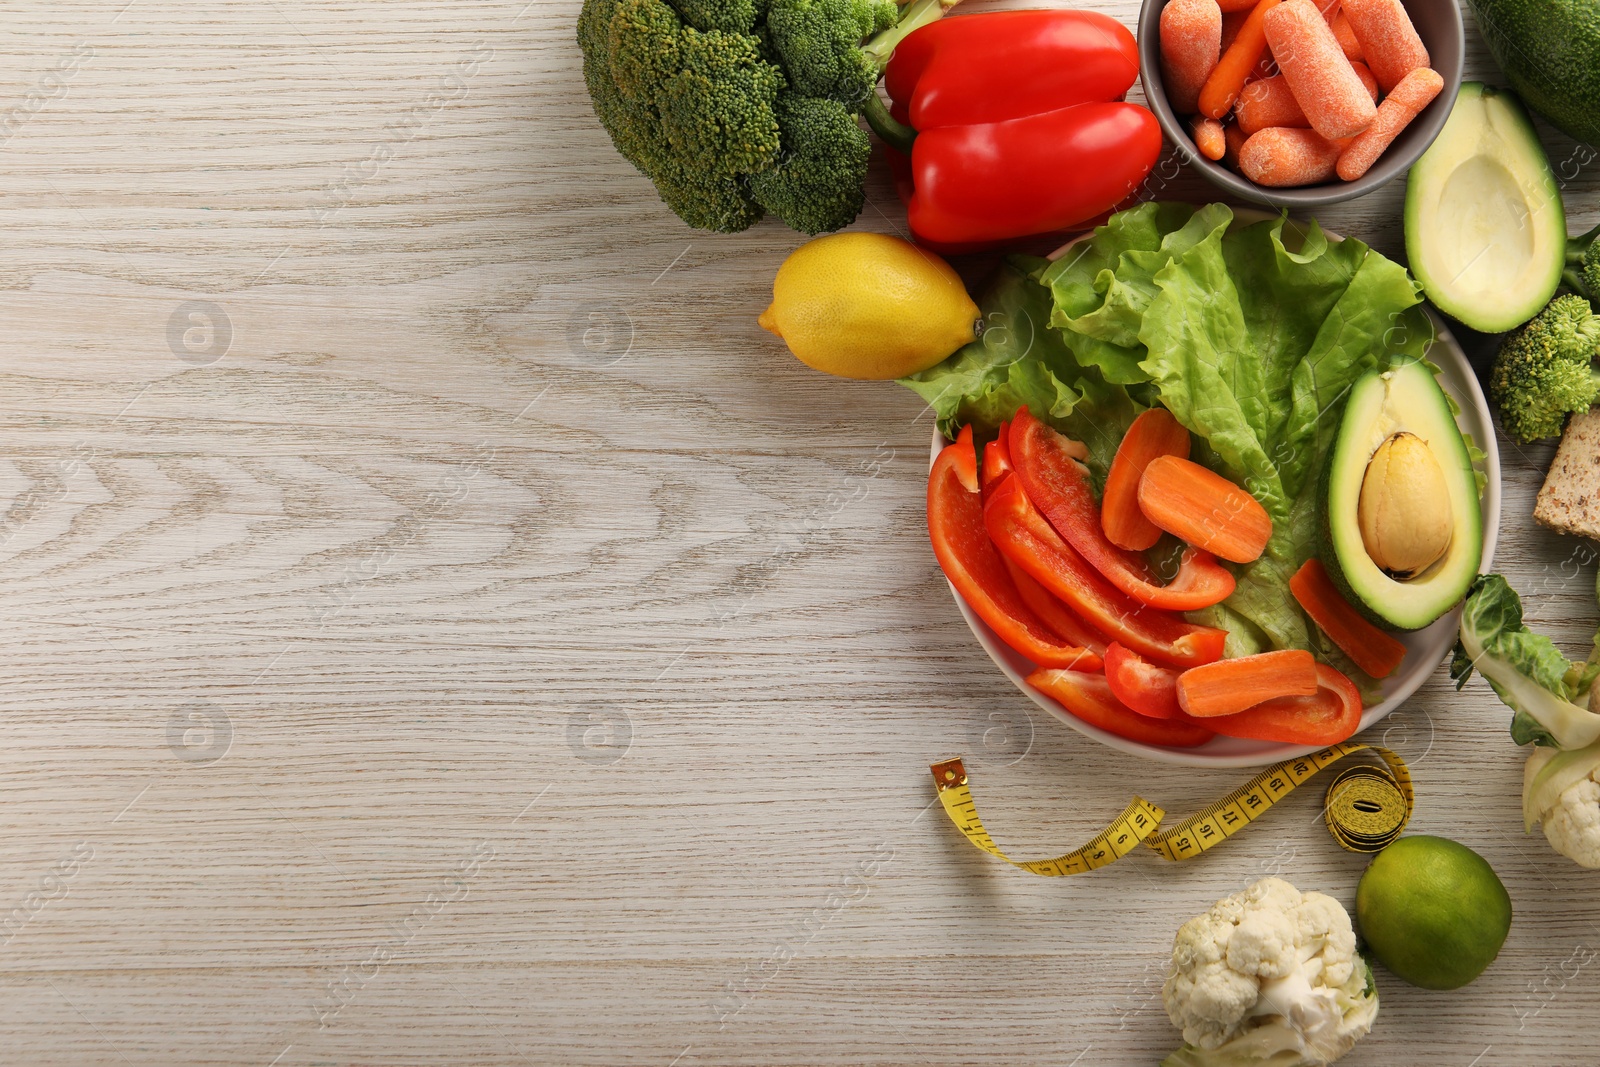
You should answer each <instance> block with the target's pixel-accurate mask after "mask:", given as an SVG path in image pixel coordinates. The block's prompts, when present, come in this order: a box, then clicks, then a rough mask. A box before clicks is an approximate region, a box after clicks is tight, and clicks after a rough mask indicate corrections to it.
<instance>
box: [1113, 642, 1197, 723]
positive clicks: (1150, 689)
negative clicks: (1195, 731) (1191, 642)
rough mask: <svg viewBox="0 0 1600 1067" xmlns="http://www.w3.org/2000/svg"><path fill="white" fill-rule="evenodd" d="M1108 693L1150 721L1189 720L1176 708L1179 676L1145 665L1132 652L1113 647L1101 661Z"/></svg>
mask: <svg viewBox="0 0 1600 1067" xmlns="http://www.w3.org/2000/svg"><path fill="white" fill-rule="evenodd" d="M1101 658H1102V659H1104V660H1105V661H1106V681H1107V682H1109V683H1110V684H1111V693H1112V695H1113V696H1115V697H1116V698H1117V699H1118V700H1120V701H1122V702H1123V703H1124V704H1126V705H1128V707H1130V708H1132V709H1133V710H1134V711H1137V712H1138V713H1139V714H1140V715H1145V716H1148V717H1150V718H1152V719H1182V720H1188V721H1190V722H1193V723H1194V724H1195V725H1203V724H1200V723H1198V722H1195V720H1191V719H1189V716H1188V715H1185V714H1184V711H1183V709H1182V708H1181V707H1179V706H1178V672H1177V671H1175V670H1173V669H1172V668H1170V667H1158V666H1156V665H1155V664H1154V663H1146V662H1145V661H1144V660H1143V659H1140V658H1139V654H1138V653H1137V652H1134V651H1133V650H1132V649H1127V648H1123V647H1122V646H1121V645H1119V644H1115V643H1113V644H1112V645H1111V646H1110V647H1109V648H1107V649H1106V651H1105V653H1104V654H1103V655H1102V657H1101Z"/></svg>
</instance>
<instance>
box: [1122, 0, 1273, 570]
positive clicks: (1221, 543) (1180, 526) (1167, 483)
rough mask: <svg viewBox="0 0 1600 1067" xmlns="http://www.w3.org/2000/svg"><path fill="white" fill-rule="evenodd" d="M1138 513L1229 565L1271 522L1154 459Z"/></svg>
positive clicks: (1198, 470) (1229, 492) (1179, 467)
mask: <svg viewBox="0 0 1600 1067" xmlns="http://www.w3.org/2000/svg"><path fill="white" fill-rule="evenodd" d="M1266 2H1267V0H1262V3H1266ZM1256 136H1258V137H1259V136H1260V134H1257V135H1256ZM1139 510H1141V511H1143V512H1144V516H1145V518H1147V519H1149V520H1150V521H1151V522H1153V523H1154V524H1155V525H1157V526H1159V527H1161V529H1163V530H1165V531H1167V532H1168V533H1170V534H1172V535H1174V536H1175V537H1179V538H1181V539H1183V540H1184V541H1187V542H1189V544H1191V545H1193V546H1195V547H1196V548H1201V549H1204V550H1205V551H1207V552H1210V553H1212V554H1213V555H1217V556H1221V557H1222V558H1223V559H1226V560H1231V561H1233V562H1234V563H1249V562H1251V561H1252V560H1255V559H1259V558H1260V556H1261V553H1262V552H1263V551H1264V550H1265V549H1266V547H1267V542H1268V541H1269V540H1271V539H1272V518H1271V516H1269V515H1268V514H1267V509H1266V508H1264V507H1262V506H1261V505H1260V504H1259V503H1258V502H1257V501H1256V498H1255V497H1253V496H1251V495H1250V494H1249V493H1247V492H1246V491H1245V490H1243V489H1241V488H1239V487H1238V486H1237V485H1234V484H1233V483H1232V482H1230V481H1228V479H1226V478H1224V477H1223V476H1222V475H1220V474H1215V473H1213V472H1212V471H1208V470H1206V469H1205V468H1204V467H1202V466H1200V464H1198V463H1191V462H1189V461H1188V460H1187V459H1179V458H1178V457H1177V456H1161V457H1158V458H1157V459H1153V460H1151V461H1150V464H1149V465H1148V466H1147V467H1145V471H1144V477H1143V478H1141V479H1139Z"/></svg>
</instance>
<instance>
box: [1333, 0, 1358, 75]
mask: <svg viewBox="0 0 1600 1067" xmlns="http://www.w3.org/2000/svg"><path fill="white" fill-rule="evenodd" d="M1328 26H1329V28H1330V29H1332V30H1333V37H1334V40H1336V41H1338V42H1339V49H1340V50H1341V51H1342V52H1344V57H1345V58H1346V59H1348V60H1349V61H1350V62H1352V63H1359V62H1361V60H1363V59H1365V58H1366V57H1365V56H1363V55H1362V54H1361V42H1360V41H1358V40H1356V31H1355V30H1352V29H1351V28H1350V20H1349V19H1347V18H1345V16H1344V12H1343V11H1342V10H1341V11H1340V12H1339V13H1338V14H1337V15H1335V16H1334V17H1333V21H1332V22H1331V23H1329V24H1328Z"/></svg>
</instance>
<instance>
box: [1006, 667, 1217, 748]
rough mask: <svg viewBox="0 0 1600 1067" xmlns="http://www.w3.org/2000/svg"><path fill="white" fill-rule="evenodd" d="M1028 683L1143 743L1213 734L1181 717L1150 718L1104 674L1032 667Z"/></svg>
mask: <svg viewBox="0 0 1600 1067" xmlns="http://www.w3.org/2000/svg"><path fill="white" fill-rule="evenodd" d="M1028 684H1029V685H1031V686H1033V687H1034V688H1035V689H1037V690H1039V691H1040V692H1041V693H1044V694H1045V695H1047V696H1051V697H1054V698H1055V699H1056V701H1057V702H1059V703H1060V704H1061V706H1062V707H1064V708H1066V709H1067V710H1068V711H1070V712H1071V713H1072V714H1074V715H1076V716H1077V717H1078V718H1080V719H1082V720H1083V721H1084V722H1086V723H1088V724H1089V725H1090V726H1098V727H1099V728H1100V729H1102V730H1104V731H1105V732H1106V733H1108V734H1116V735H1117V736H1118V737H1125V738H1127V739H1128V740H1129V741H1138V742H1139V743H1141V744H1145V745H1165V746H1167V747H1168V748H1194V747H1195V746H1196V745H1203V744H1205V743H1206V742H1207V741H1209V740H1211V738H1212V737H1214V736H1215V735H1214V734H1213V733H1212V732H1211V731H1210V730H1208V729H1206V728H1205V727H1203V726H1198V725H1196V724H1194V723H1192V722H1189V721H1187V720H1184V719H1152V718H1148V717H1147V716H1144V715H1140V714H1138V713H1137V712H1135V711H1133V710H1132V709H1131V708H1129V707H1127V706H1126V705H1124V704H1123V703H1122V702H1121V701H1119V700H1118V699H1117V698H1116V697H1115V696H1114V695H1112V692H1111V686H1110V684H1109V683H1108V682H1107V680H1106V676H1105V675H1103V674H1086V673H1084V672H1083V671H1055V670H1043V671H1035V672H1034V673H1032V674H1030V675H1028Z"/></svg>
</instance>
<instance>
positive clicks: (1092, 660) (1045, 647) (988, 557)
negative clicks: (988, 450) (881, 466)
mask: <svg viewBox="0 0 1600 1067" xmlns="http://www.w3.org/2000/svg"><path fill="white" fill-rule="evenodd" d="M1007 481H1008V482H1009V481H1010V479H1007ZM928 535H929V537H930V538H931V539H932V541H933V552H934V555H935V556H937V557H938V558H939V566H940V567H942V568H943V569H944V573H945V577H946V578H948V579H950V584H951V585H953V586H955V589H956V592H958V593H960V594H961V599H963V600H965V601H966V602H967V604H969V605H970V606H971V607H972V610H973V611H975V612H977V613H978V617H979V618H981V619H982V620H983V621H984V622H986V623H988V624H989V628H990V629H992V630H993V631H994V632H995V633H996V634H997V635H999V637H1000V639H1001V640H1002V641H1004V642H1005V643H1006V644H1008V645H1010V646H1011V647H1012V648H1014V649H1016V650H1017V651H1018V652H1019V653H1021V654H1022V655H1024V656H1026V657H1028V658H1029V659H1030V660H1032V661H1033V662H1034V663H1036V664H1038V665H1039V666H1041V667H1076V668H1077V669H1079V670H1086V671H1097V670H1099V669H1100V666H1101V663H1100V657H1099V656H1097V655H1095V654H1094V653H1093V652H1091V651H1089V650H1088V649H1085V648H1079V647H1075V646H1071V645H1066V644H1064V643H1062V640H1061V638H1060V637H1059V636H1057V635H1056V634H1055V633H1054V632H1052V631H1051V629H1050V627H1049V626H1047V625H1045V623H1044V621H1043V620H1042V619H1040V618H1039V616H1038V615H1037V614H1035V613H1034V611H1033V609H1031V608H1029V607H1028V605H1027V604H1026V603H1024V602H1023V600H1022V597H1021V595H1020V594H1018V592H1017V587H1016V583H1014V582H1013V581H1012V580H1011V574H1010V572H1009V571H1007V570H1006V565H1005V563H1004V561H1003V560H1001V558H1000V553H999V552H997V551H996V550H995V547H994V545H993V544H992V543H990V541H989V535H988V534H987V533H986V532H985V530H984V525H983V504H982V502H981V500H980V498H979V495H978V454H977V452H976V451H975V450H974V449H973V447H972V427H970V426H969V427H967V428H965V429H963V430H962V431H961V435H960V436H959V437H958V438H957V439H956V443H955V444H953V445H950V446H948V447H947V448H945V450H944V451H943V452H940V453H939V458H938V459H937V460H935V461H934V465H933V473H932V474H931V475H930V476H929V477H928Z"/></svg>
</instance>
